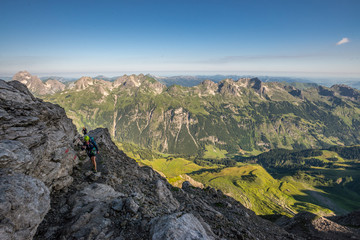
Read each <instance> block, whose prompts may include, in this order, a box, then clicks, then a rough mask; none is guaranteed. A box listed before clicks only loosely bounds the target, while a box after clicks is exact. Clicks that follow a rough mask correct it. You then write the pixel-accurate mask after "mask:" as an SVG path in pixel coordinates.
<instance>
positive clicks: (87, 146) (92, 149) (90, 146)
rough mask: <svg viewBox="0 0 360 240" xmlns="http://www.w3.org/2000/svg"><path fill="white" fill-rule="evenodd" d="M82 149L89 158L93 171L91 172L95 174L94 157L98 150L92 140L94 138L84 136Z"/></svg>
mask: <svg viewBox="0 0 360 240" xmlns="http://www.w3.org/2000/svg"><path fill="white" fill-rule="evenodd" d="M81 148H82V149H84V150H86V152H87V155H88V156H89V158H90V160H91V162H92V164H93V166H94V169H93V171H94V172H95V173H96V172H97V168H96V155H97V154H99V148H98V146H97V144H96V142H95V140H94V138H92V137H89V136H88V135H85V136H84V144H83V145H82V147H81Z"/></svg>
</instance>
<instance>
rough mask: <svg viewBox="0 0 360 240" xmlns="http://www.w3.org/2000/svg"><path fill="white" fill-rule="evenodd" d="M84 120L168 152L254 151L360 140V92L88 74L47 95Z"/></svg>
mask: <svg viewBox="0 0 360 240" xmlns="http://www.w3.org/2000/svg"><path fill="white" fill-rule="evenodd" d="M42 98H43V99H45V100H46V101H50V102H53V103H57V104H59V105H60V106H62V107H64V108H65V110H66V113H67V114H68V116H69V117H70V118H72V119H73V120H74V123H75V124H76V125H77V127H78V128H80V127H81V126H83V125H85V126H87V127H90V128H96V127H106V128H108V129H110V133H111V135H112V136H113V137H114V139H115V140H117V141H119V142H132V143H135V144H138V145H140V146H142V147H146V148H150V149H153V150H158V151H161V152H167V153H177V154H189V155H194V154H200V155H202V154H203V153H204V151H205V149H212V151H219V150H220V149H221V150H225V151H226V152H227V153H255V152H257V151H264V150H268V149H273V148H287V149H305V148H324V147H329V146H331V145H353V144H359V143H360V128H359V126H360V120H359V119H360V92H359V91H358V90H355V89H352V88H350V87H347V86H345V85H335V86H333V87H331V88H326V87H321V86H319V87H313V88H307V89H302V90H300V89H297V88H295V87H293V86H287V85H285V84H283V83H277V82H269V83H264V82H261V81H260V80H259V79H257V78H252V79H250V78H243V79H239V80H237V81H233V80H231V79H225V80H223V81H221V82H219V83H214V82H212V81H209V80H205V81H204V82H202V83H201V84H199V85H197V86H195V87H182V86H178V85H173V86H170V87H166V86H165V85H163V84H161V83H160V82H158V81H157V80H155V79H154V78H153V77H151V76H149V75H143V74H140V75H131V76H127V75H124V76H122V77H119V78H118V79H116V80H115V81H113V82H110V81H104V80H99V79H92V78H90V77H82V78H80V79H79V80H78V81H76V82H75V83H72V84H70V85H69V86H67V88H66V89H65V90H63V91H60V92H57V93H55V94H52V95H46V96H42Z"/></svg>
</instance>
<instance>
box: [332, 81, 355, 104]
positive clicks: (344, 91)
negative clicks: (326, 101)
mask: <svg viewBox="0 0 360 240" xmlns="http://www.w3.org/2000/svg"><path fill="white" fill-rule="evenodd" d="M331 89H333V90H334V91H335V92H337V93H338V94H339V95H340V96H344V97H348V98H350V99H352V100H354V101H359V100H360V91H359V90H357V89H354V88H351V87H349V86H347V85H344V84H336V85H334V86H332V87H331Z"/></svg>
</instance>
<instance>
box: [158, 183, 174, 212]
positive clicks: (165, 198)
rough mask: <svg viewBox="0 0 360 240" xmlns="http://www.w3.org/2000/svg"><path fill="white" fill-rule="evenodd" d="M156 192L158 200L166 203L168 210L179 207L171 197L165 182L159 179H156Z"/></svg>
mask: <svg viewBox="0 0 360 240" xmlns="http://www.w3.org/2000/svg"><path fill="white" fill-rule="evenodd" d="M156 193H157V195H158V197H159V199H160V201H162V202H163V203H164V204H166V205H167V206H168V208H169V210H170V211H174V210H176V209H178V208H179V207H180V204H179V202H178V201H177V200H176V199H175V198H174V197H173V195H172V193H171V192H170V190H169V189H168V188H167V187H166V185H165V183H164V182H163V181H162V180H160V179H159V180H157V181H156Z"/></svg>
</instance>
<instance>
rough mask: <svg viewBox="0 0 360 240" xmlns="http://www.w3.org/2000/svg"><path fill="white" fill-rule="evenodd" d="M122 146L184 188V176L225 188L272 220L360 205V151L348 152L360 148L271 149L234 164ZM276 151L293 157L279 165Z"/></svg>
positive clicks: (128, 153) (281, 156)
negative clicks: (278, 217)
mask: <svg viewBox="0 0 360 240" xmlns="http://www.w3.org/2000/svg"><path fill="white" fill-rule="evenodd" d="M118 146H119V147H120V148H121V149H122V150H124V151H125V152H126V154H127V155H129V156H135V157H136V156H138V158H137V161H138V162H139V163H141V164H144V165H148V166H151V167H152V168H154V169H155V170H156V171H158V172H159V173H160V174H161V175H163V176H164V177H166V178H167V179H168V181H169V182H170V183H171V184H173V185H174V186H176V187H180V186H181V183H182V182H183V181H192V183H195V184H197V183H200V184H197V186H201V185H203V186H204V187H213V188H215V189H220V190H221V191H223V192H224V193H225V194H227V195H229V196H231V197H233V198H235V199H236V200H238V201H240V202H241V203H242V204H243V205H244V206H246V207H248V208H250V209H252V210H253V211H254V212H255V213H256V214H258V215H264V217H267V218H270V219H271V218H272V219H273V218H276V216H279V215H286V216H293V215H294V214H296V213H298V212H300V211H309V212H313V213H316V214H318V215H331V214H334V213H335V214H343V213H346V212H349V211H353V210H356V209H358V208H359V207H360V194H358V193H359V185H360V184H359V183H360V159H359V155H357V158H356V159H348V158H346V157H344V156H345V154H346V156H347V157H348V156H351V154H357V151H359V149H360V147H356V146H354V147H351V148H346V147H341V148H339V147H337V148H336V149H331V150H304V151H289V150H273V151H272V152H271V154H269V152H267V153H263V154H260V155H258V156H253V157H239V158H236V157H235V159H237V160H236V163H235V165H234V164H229V163H231V161H225V159H222V160H220V159H204V158H202V160H201V161H199V159H196V158H194V157H192V158H190V159H186V158H183V157H177V156H169V155H161V154H160V155H159V154H155V153H154V154H153V155H149V154H148V156H151V157H150V158H149V159H141V158H139V156H140V155H143V156H144V154H142V152H143V151H145V152H148V150H147V149H141V148H139V147H137V148H134V146H133V147H128V146H124V145H122V144H119V145H118ZM334 150H336V151H334ZM344 152H345V153H344ZM291 154H292V155H291ZM309 155H316V157H314V158H316V159H318V160H319V161H321V162H323V163H324V164H325V165H323V166H322V167H318V166H315V165H319V163H318V162H316V161H311V162H310V163H311V164H312V165H311V164H309V162H308V159H311V158H312V157H311V158H310V157H309ZM271 156H273V157H274V159H275V158H276V159H282V160H281V162H287V161H288V162H287V163H286V165H284V164H280V165H279V164H277V162H276V161H272V158H271ZM294 156H296V157H294ZM267 158H268V159H269V161H268V162H266V159H267ZM335 158H336V159H337V160H335ZM284 159H287V160H285V161H283V160H284ZM296 159H297V160H299V162H302V163H304V164H303V166H300V165H299V164H297V163H296V161H295V160H296ZM291 161H292V163H289V162H291ZM196 163H199V164H200V165H198V164H196ZM329 163H332V164H330V165H327V164H329ZM231 165H234V166H231ZM284 166H286V167H284ZM276 168H277V169H278V170H277V171H276ZM271 216H273V217H271Z"/></svg>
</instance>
